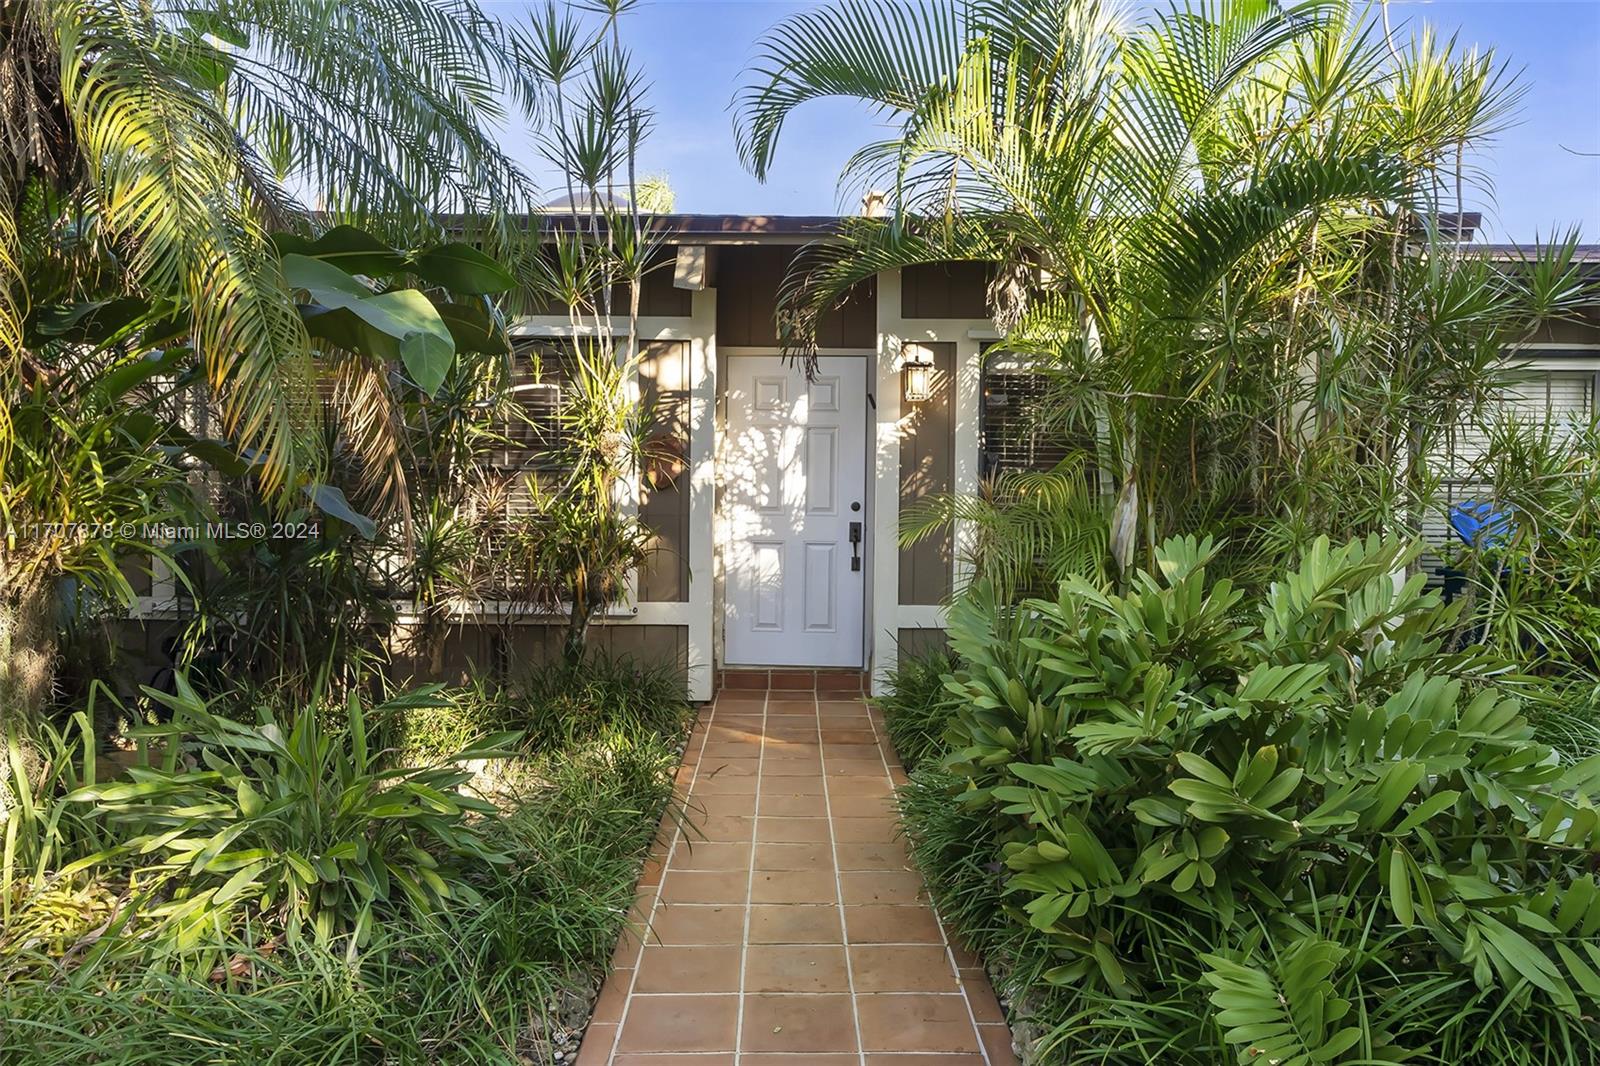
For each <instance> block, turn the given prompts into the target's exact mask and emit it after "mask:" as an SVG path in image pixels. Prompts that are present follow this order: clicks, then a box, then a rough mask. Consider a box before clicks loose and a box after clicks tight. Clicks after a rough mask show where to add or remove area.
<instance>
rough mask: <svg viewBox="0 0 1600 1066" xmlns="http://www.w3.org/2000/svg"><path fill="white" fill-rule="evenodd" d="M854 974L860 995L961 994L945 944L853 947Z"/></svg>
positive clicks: (862, 945)
mask: <svg viewBox="0 0 1600 1066" xmlns="http://www.w3.org/2000/svg"><path fill="white" fill-rule="evenodd" d="M647 953H648V952H647ZM850 972H851V973H852V974H853V975H854V977H855V982H856V991H858V992H959V991H961V985H960V984H959V983H958V982H957V981H956V971H955V969H954V967H952V966H951V965H950V958H949V956H947V955H946V954H945V951H944V946H943V945H941V944H852V945H851V946H850Z"/></svg>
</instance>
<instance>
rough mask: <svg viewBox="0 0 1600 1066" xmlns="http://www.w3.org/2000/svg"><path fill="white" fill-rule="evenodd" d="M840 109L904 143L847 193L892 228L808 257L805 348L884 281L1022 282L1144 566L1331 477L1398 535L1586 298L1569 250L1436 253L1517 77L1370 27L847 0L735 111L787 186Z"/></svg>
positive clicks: (1096, 8)
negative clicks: (1447, 431)
mask: <svg viewBox="0 0 1600 1066" xmlns="http://www.w3.org/2000/svg"><path fill="white" fill-rule="evenodd" d="M827 96H844V97H852V98H855V99H858V100H861V101H864V102H866V104H867V105H868V106H869V107H870V108H871V109H872V110H873V111H874V112H875V113H877V114H879V115H881V116H883V117H884V118H885V119H886V120H887V121H889V122H892V123H894V125H895V126H896V135H895V136H893V137H889V138H886V139H884V140H882V141H880V142H877V143H874V144H870V145H867V146H865V147H863V148H862V149H860V150H859V151H858V152H857V153H856V154H855V156H854V157H853V158H852V159H851V160H850V163H849V164H848V166H847V168H846V171H845V175H844V177H843V179H842V181H843V182H844V183H846V184H847V185H853V186H854V185H858V186H861V187H866V188H873V187H875V188H888V189H892V190H893V192H892V196H891V201H892V203H893V205H894V212H893V215H892V217H891V218H890V219H889V220H888V221H886V222H874V221H868V220H859V221H855V222H852V223H850V224H848V225H846V227H845V228H844V231H843V232H842V234H841V235H840V238H839V239H838V240H837V241H834V242H831V243H828V244H824V245H818V246H815V247H813V248H811V249H809V250H808V252H807V253H806V254H805V255H804V256H803V257H802V258H801V260H800V261H799V263H798V265H797V267H796V269H795V270H794V271H792V272H791V275H790V277H789V279H788V280H787V281H786V284H785V291H784V295H783V299H782V306H781V308H780V318H781V326H782V327H783V329H784V330H785V334H786V342H787V344H788V345H789V346H790V347H791V348H792V349H793V350H795V351H796V352H799V353H801V354H804V353H806V352H807V351H809V350H810V348H811V347H812V338H813V330H814V325H815V322H816V320H817V316H818V315H819V314H820V313H821V312H822V311H824V310H826V309H827V308H829V307H830V306H832V305H833V304H834V303H835V302H836V301H837V300H838V298H839V297H840V295H841V294H842V293H843V292H845V291H846V290H847V289H848V288H849V286H850V285H852V284H854V283H855V282H856V281H858V280H860V279H861V278H863V277H866V276H869V275H871V274H874V273H876V272H878V271H880V270H885V269H892V268H895V267H902V266H907V265H911V264H915V263H924V262H932V261H938V260H985V261H992V262H994V263H997V264H998V266H997V268H996V270H995V274H994V280H993V282H992V284H991V286H990V293H989V294H990V303H991V307H992V310H993V312H994V315H995V317H996V319H997V320H998V321H999V323H1000V324H1001V325H1002V327H1003V328H1005V329H1007V330H1008V331H1009V336H1008V340H1007V345H1008V347H1009V348H1011V349H1012V350H1014V351H1015V352H1017V353H1019V354H1021V355H1024V356H1030V357H1032V358H1033V359H1034V360H1035V362H1036V365H1037V366H1038V367H1039V368H1040V369H1041V371H1043V372H1045V373H1048V374H1049V375H1050V376H1051V377H1052V378H1053V380H1054V396H1053V399H1052V402H1051V403H1050V405H1049V411H1050V413H1051V414H1052V415H1053V417H1054V418H1055V419H1056V420H1057V422H1058V423H1059V424H1060V427H1061V428H1062V429H1063V430H1071V431H1073V433H1075V434H1078V435H1084V434H1087V435H1088V436H1090V437H1091V438H1092V439H1094V440H1095V441H1096V442H1097V444H1096V449H1095V450H1096V453H1097V454H1095V455H1094V456H1093V460H1094V462H1095V463H1096V464H1097V465H1098V466H1099V468H1100V469H1102V470H1103V471H1105V472H1107V473H1108V474H1109V475H1110V479H1109V480H1110V482H1111V483H1112V484H1113V485H1114V486H1115V488H1116V503H1115V507H1114V512H1113V520H1112V526H1111V532H1110V544H1111V551H1112V554H1113V556H1114V558H1115V559H1116V561H1117V563H1118V564H1119V567H1120V568H1122V569H1124V570H1126V569H1127V568H1128V567H1129V566H1130V565H1131V564H1132V562H1133V559H1134V556H1135V554H1136V552H1138V551H1139V550H1140V548H1141V547H1142V548H1143V550H1144V552H1145V553H1146V554H1147V555H1148V553H1149V552H1151V551H1153V549H1154V545H1155V544H1156V543H1157V542H1158V541H1159V539H1160V538H1161V537H1162V536H1163V535H1165V533H1166V532H1168V531H1172V530H1179V531H1181V530H1182V529H1184V528H1193V527H1195V526H1197V525H1207V526H1211V527H1216V526H1223V527H1226V526H1227V525H1228V524H1229V523H1231V522H1238V521H1239V520H1240V519H1241V518H1247V519H1248V520H1249V522H1250V523H1252V524H1259V523H1258V521H1257V520H1258V519H1259V518H1261V517H1262V516H1269V517H1270V516H1274V515H1278V514H1279V513H1280V511H1282V510H1283V509H1284V508H1285V507H1286V506H1287V504H1286V503H1285V501H1287V500H1289V499H1290V498H1291V497H1296V496H1297V494H1298V496H1299V504H1301V505H1303V504H1305V503H1306V501H1305V499H1304V498H1303V497H1304V492H1303V491H1302V490H1303V488H1304V485H1305V483H1306V481H1307V477H1308V475H1309V474H1310V473H1312V472H1313V467H1314V466H1315V467H1316V469H1317V470H1319V471H1322V472H1328V471H1334V472H1342V471H1348V470H1351V469H1359V470H1374V469H1376V470H1381V471H1386V472H1392V473H1393V477H1391V478H1386V480H1385V481H1384V482H1383V484H1382V485H1381V486H1379V488H1380V489H1381V491H1382V494H1383V495H1382V500H1381V501H1380V502H1379V503H1378V504H1377V505H1376V506H1374V507H1370V508H1369V511H1371V512H1372V513H1368V514H1364V515H1361V516H1360V519H1361V520H1362V521H1367V522H1371V523H1374V524H1377V525H1383V524H1385V523H1389V522H1392V521H1394V520H1396V519H1397V518H1399V517H1402V516H1403V515H1404V514H1405V513H1406V512H1407V510H1408V509H1410V508H1413V507H1414V506H1415V505H1416V495H1417V491H1418V488H1419V486H1420V485H1421V483H1422V481H1423V476H1422V472H1423V471H1422V460H1423V457H1424V456H1425V454H1426V451H1427V448H1426V438H1427V433H1428V432H1430V431H1432V430H1433V429H1434V428H1435V427H1440V426H1443V425H1445V424H1447V423H1448V422H1449V421H1451V420H1452V419H1453V417H1454V415H1455V413H1456V412H1457V411H1458V410H1459V409H1460V408H1462V407H1463V406H1468V407H1470V406H1471V405H1473V404H1474V403H1477V402H1479V400H1480V399H1481V397H1482V395H1483V394H1484V392H1485V391H1486V389H1487V388H1488V387H1489V386H1490V384H1491V383H1492V378H1493V373H1492V370H1493V368H1494V367H1495V366H1496V365H1497V364H1498V361H1499V359H1500V355H1501V352H1502V350H1503V346H1504V345H1505V344H1506V343H1508V342H1510V341H1514V340H1518V339H1523V338H1525V336H1526V332H1527V329H1528V328H1529V324H1530V322H1531V321H1532V320H1533V318H1534V317H1535V316H1536V315H1537V314H1543V313H1549V312H1552V311H1559V310H1562V309H1565V308H1567V307H1569V306H1571V303H1572V300H1573V299H1574V298H1575V297H1576V296H1577V295H1578V291H1579V286H1577V284H1576V283H1575V280H1574V279H1575V276H1574V274H1573V272H1572V270H1571V269H1570V267H1571V264H1570V244H1568V243H1562V244H1561V248H1565V249H1566V251H1565V252H1564V253H1563V251H1562V250H1561V248H1558V250H1557V252H1556V254H1555V255H1554V257H1553V259H1552V262H1551V263H1549V264H1547V265H1546V268H1545V269H1543V270H1542V271H1541V270H1535V271H1531V272H1529V273H1528V274H1527V275H1526V276H1524V277H1519V278H1507V277H1505V276H1504V275H1503V274H1502V273H1501V272H1499V271H1495V270H1493V269H1491V268H1490V267H1489V266H1488V264H1485V263H1483V262H1481V261H1476V260H1470V259H1468V258H1467V257H1465V256H1463V255H1462V254H1461V253H1460V252H1459V250H1458V249H1456V248H1455V247H1454V246H1453V244H1452V242H1451V240H1450V239H1449V235H1448V234H1445V235H1441V234H1439V233H1438V232H1436V230H1435V229H1434V227H1433V226H1432V220H1433V219H1434V218H1435V217H1436V216H1437V215H1438V213H1439V212H1440V210H1441V208H1447V207H1453V208H1456V209H1458V210H1459V209H1460V207H1461V206H1462V201H1463V199H1464V196H1465V192H1464V190H1465V188H1466V186H1467V184H1468V183H1469V179H1470V178H1471V177H1473V176H1472V175H1470V174H1469V173H1468V172H1467V171H1466V169H1465V168H1464V167H1463V165H1462V160H1463V159H1464V158H1465V153H1466V151H1467V150H1468V149H1470V148H1471V147H1472V146H1474V145H1476V144H1477V143H1479V142H1480V141H1482V140H1483V139H1485V138H1487V137H1489V136H1491V135H1492V134H1493V133H1494V132H1495V131H1496V130H1497V129H1499V128H1500V127H1501V126H1502V125H1503V123H1504V121H1505V120H1506V117H1507V114H1508V111H1509V109H1510V108H1511V107H1512V105H1513V104H1514V102H1515V99H1516V91H1515V89H1514V87H1513V86H1512V84H1511V82H1510V79H1509V78H1508V77H1507V76H1506V74H1505V71H1504V68H1503V67H1502V66H1500V65H1498V64H1497V63H1496V62H1495V60H1494V59H1493V57H1492V56H1484V55H1476V54H1465V55H1463V54H1461V53H1460V52H1459V51H1458V50H1457V49H1456V48H1455V47H1454V44H1453V42H1440V41H1439V40H1437V39H1436V38H1434V37H1433V36H1432V35H1431V34H1428V33H1423V34H1422V35H1420V36H1418V37H1417V38H1416V40H1415V41H1414V42H1413V43H1411V44H1410V45H1409V46H1408V47H1407V48H1406V49H1400V48H1398V47H1396V46H1395V45H1394V43H1393V41H1392V38H1391V37H1390V36H1389V35H1388V34H1387V33H1384V32H1380V31H1379V30H1378V29H1377V28H1376V27H1375V26H1374V25H1373V24H1372V22H1371V21H1370V20H1368V19H1365V18H1363V17H1361V16H1359V15H1357V14H1355V13H1353V12H1352V10H1351V8H1350V7H1348V6H1347V5H1343V4H1338V3H1321V2H1316V3H1302V4H1296V5H1282V4H1278V3H1273V2H1269V0H1238V2H1228V3H1216V4H1212V3H1203V4H1198V5H1196V4H1184V5H1182V6H1175V7H1173V8H1172V9H1170V10H1168V11H1165V12H1160V13H1157V14H1154V15H1151V16H1148V17H1145V18H1143V19H1140V20H1135V19H1134V17H1133V16H1132V14H1131V12H1130V11H1129V10H1128V9H1126V8H1124V7H1122V6H1121V5H1114V4H1107V3H1101V2H1097V0H925V2H922V3H918V4H913V5H909V6H907V5H903V4H899V3H893V2H887V0H836V2H835V3H833V4H831V5H829V6H827V7H824V8H820V9H817V10H814V11H809V12H805V13H802V14H799V15H796V16H793V17H791V18H789V19H788V20H786V21H784V22H782V23H780V24H779V25H778V26H777V27H775V28H774V29H773V30H771V31H770V32H769V33H768V34H767V35H766V37H765V38H763V40H762V42H761V44H760V46H759V49H758V56H757V59H756V60H755V61H754V63H753V64H752V65H751V67H750V69H749V70H748V72H747V81H746V84H745V87H744V88H743V89H742V90H741V92H740V93H739V95H738V97H737V99H736V117H735V124H736V131H737V134H738V143H739V147H740V152H741V156H742V158H743V160H744V162H745V164H746V166H747V167H748V168H749V169H751V170H752V171H753V172H754V173H755V174H756V175H757V176H758V177H762V178H765V177H766V176H767V174H768V173H769V172H770V170H771V167H772V165H773V162H774V159H775V157H776V152H777V147H778V143H779V140H780V135H781V132H782V129H783V125H784V123H785V121H786V119H787V118H788V116H789V114H790V113H791V112H793V111H794V110H795V109H796V108H798V107H800V106H802V105H804V104H805V103H806V102H808V101H810V100H814V99H818V98H821V97H827ZM1563 256H1565V259H1563ZM1330 450H1331V451H1333V452H1335V453H1337V454H1338V455H1339V456H1341V458H1342V460H1343V461H1341V462H1334V463H1326V462H1324V460H1325V457H1326V456H1327V455H1328V454H1329V452H1330ZM1317 464H1321V465H1317ZM1330 476H1331V475H1330ZM1343 495H1344V494H1343V493H1341V492H1338V491H1331V492H1327V493H1323V494H1322V495H1321V496H1320V497H1319V500H1320V501H1321V502H1322V503H1325V504H1327V503H1329V502H1330V501H1331V502H1332V503H1333V504H1339V503H1341V501H1342V498H1343ZM1362 503H1363V505H1366V504H1368V503H1370V496H1366V497H1362ZM1336 509H1337V508H1336ZM1326 517H1327V521H1326V523H1325V524H1324V528H1325V529H1326V528H1328V527H1329V526H1332V527H1333V528H1338V522H1339V521H1349V522H1354V521H1356V519H1355V518H1353V517H1350V516H1349V515H1336V516H1326ZM1336 519H1337V521H1336ZM1367 528H1370V525H1369V526H1368V527H1367ZM1295 535H1296V536H1297V535H1298V534H1295Z"/></svg>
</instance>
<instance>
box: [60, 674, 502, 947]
mask: <svg viewBox="0 0 1600 1066" xmlns="http://www.w3.org/2000/svg"><path fill="white" fill-rule="evenodd" d="M176 688H177V694H176V695H167V694H164V693H159V692H156V691H154V690H151V689H146V692H147V693H149V695H151V696H152V697H153V698H156V699H159V700H161V701H162V702H164V703H165V704H167V706H169V707H170V708H171V709H172V711H173V716H172V720H171V721H170V722H168V723H165V724H162V725H155V726H149V727H145V728H141V729H137V730H132V731H131V734H132V735H134V736H136V737H138V738H139V739H140V740H141V741H144V742H146V743H150V744H152V745H153V746H156V747H158V748H159V750H160V751H161V752H162V758H163V764H162V765H161V766H151V765H144V766H135V767H132V768H130V769H129V770H128V778H129V780H127V781H123V782H118V783H115V784H107V785H95V786H89V787H85V788H81V789H78V790H77V791H75V792H73V793H71V794H70V795H69V796H67V800H68V801H69V802H74V803H83V804H92V805H93V807H92V809H93V811H94V812H95V813H96V814H97V815H98V816H99V817H101V818H103V819H105V820H106V821H107V822H108V823H110V824H111V825H112V826H113V827H114V830H115V835H116V837H117V838H118V839H119V840H120V841H121V843H120V844H119V845H118V846H117V847H115V848H114V849H111V850H109V851H106V852H101V853H98V854H95V855H92V856H89V857H88V858H86V859H83V860H80V861H79V862H78V863H76V864H74V866H73V867H69V868H68V871H66V872H71V871H72V870H73V869H75V868H81V867H86V866H99V865H102V864H105V863H125V864H127V865H129V866H130V867H132V868H133V869H132V872H131V876H132V879H133V882H134V883H135V884H137V885H140V886H142V887H144V888H145V889H146V890H148V891H150V892H151V893H152V895H153V896H154V897H155V898H154V900H153V901H152V903H151V905H150V906H149V907H147V908H146V909H145V910H144V914H145V915H146V916H148V917H152V918H156V919H158V920H159V921H160V922H161V923H162V925H163V926H164V927H165V929H166V930H167V931H168V932H169V933H170V934H171V935H172V938H173V939H172V944H173V945H174V946H175V947H177V948H186V947H190V946H193V945H195V944H197V943H200V942H201V941H203V940H204V939H206V938H207V937H208V936H210V935H212V934H213V932H214V930H215V929H217V928H223V929H226V928H228V927H229V926H230V925H231V924H232V923H233V921H234V919H235V918H237V917H240V916H242V915H243V914H244V913H245V912H246V911H247V910H250V911H253V912H254V913H256V914H260V915H263V916H266V917H268V918H270V919H271V921H272V923H273V924H280V923H281V925H282V927H283V928H284V929H285V930H286V931H287V932H288V933H289V934H290V935H291V936H298V935H300V934H302V933H304V932H306V931H307V930H309V931H310V932H311V933H312V934H313V935H314V937H315V938H316V940H317V941H318V942H319V943H324V944H325V943H327V942H329V941H330V940H332V939H333V938H334V937H335V936H339V935H343V934H350V935H351V944H352V945H359V944H364V943H366V941H367V939H368V937H369V936H370V935H371V932H372V927H373V922H374V920H375V919H377V918H379V917H381V916H382V915H383V914H384V913H385V910H386V909H390V910H392V909H393V908H394V907H396V906H398V905H399V904H400V903H401V901H402V900H403V901H404V902H406V903H408V904H409V906H410V909H411V910H413V911H418V912H423V913H426V912H428V911H431V910H434V909H435V908H437V907H438V906H439V905H440V904H442V903H443V902H444V901H446V900H462V901H465V902H469V903H470V902H473V901H475V900H476V898H477V894H476V892H475V891H474V889H473V888H472V887H471V885H469V884H468V883H467V881H466V880H465V879H464V878H463V876H462V872H463V871H462V870H461V869H460V868H459V864H461V863H463V862H464V861H471V860H476V861H481V862H489V863H497V862H504V861H506V860H505V858H504V857H503V856H502V855H500V854H499V853H498V852H496V851H495V850H494V849H493V848H491V847H490V846H489V845H488V844H487V843H486V841H485V838H484V835H483V824H484V823H483V822H482V821H481V820H475V816H487V815H493V814H494V813H495V808H494V807H493V805H492V804H490V803H488V802H487V801H485V800H483V799H481V798H478V797H477V796H474V795H471V794H469V793H468V792H466V791H464V790H463V787H462V786H464V785H465V784H466V783H467V782H468V781H469V780H470V778H471V776H472V774H471V772H470V771H468V770H465V769H463V768H462V767H461V766H460V765H455V764H456V763H459V762H461V761H463V760H467V759H475V758H487V757H495V756H499V755H503V754H505V753H506V752H507V751H508V750H509V748H510V747H511V746H512V745H514V744H515V743H516V741H517V739H518V738H517V735H516V734H501V735H497V736H493V737H488V738H486V739H484V740H482V741H480V742H479V743H477V744H475V745H472V746H470V747H468V748H466V749H464V750H462V751H461V752H459V753H458V754H457V755H456V756H455V758H454V759H453V760H451V761H450V762H441V763H438V764H434V765H429V766H423V767H406V766H401V767H395V768H388V767H386V766H385V765H384V764H383V762H382V761H381V760H380V758H379V755H380V753H379V752H377V751H375V750H373V749H372V748H370V747H369V745H368V743H367V729H366V715H367V712H366V711H364V710H363V708H362V706H361V703H360V700H359V699H358V698H357V696H356V695H355V694H354V693H352V695H351V696H350V699H349V703H348V706H347V708H346V717H345V720H344V722H342V723H341V724H340V725H339V726H338V727H335V728H330V727H329V725H328V724H327V723H326V722H325V721H324V720H323V719H324V715H322V714H319V713H318V709H317V708H315V707H307V708H302V709H301V710H300V711H299V713H298V714H296V715H295V717H294V720H293V722H292V724H287V725H286V724H283V723H280V722H279V721H278V720H277V718H276V716H275V714H274V712H273V711H272V710H271V709H269V708H262V709H261V710H260V711H259V715H260V718H261V724H259V725H246V724H244V723H241V722H237V721H234V720H231V719H228V718H224V717H221V716H219V715H215V714H213V713H211V712H210V710H209V709H208V708H207V706H206V704H205V701H203V700H202V699H201V698H200V697H199V696H197V695H196V694H195V692H194V690H193V689H192V688H190V686H189V685H188V682H187V681H186V680H185V679H184V678H183V677H182V675H179V677H178V679H177V685H176ZM438 692H439V686H431V687H427V688H423V689H419V690H417V691H416V692H414V693H410V694H407V695H405V696H401V697H399V698H397V699H396V700H392V701H390V702H389V703H387V704H383V705H381V706H379V707H377V708H375V709H374V711H375V713H378V714H388V713H395V712H399V711H403V710H405V709H407V708H415V707H425V706H431V705H434V704H436V703H438V702H440V697H439V694H438Z"/></svg>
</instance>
